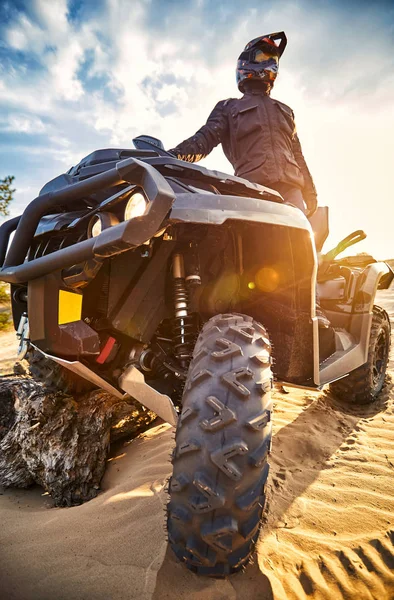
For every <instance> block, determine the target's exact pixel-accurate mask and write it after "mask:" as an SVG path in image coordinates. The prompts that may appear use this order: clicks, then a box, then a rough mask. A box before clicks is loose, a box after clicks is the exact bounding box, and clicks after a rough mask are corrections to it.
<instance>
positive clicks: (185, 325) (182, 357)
mask: <svg viewBox="0 0 394 600" xmlns="http://www.w3.org/2000/svg"><path fill="white" fill-rule="evenodd" d="M172 275H173V282H174V288H173V289H174V309H175V318H174V320H173V343H174V354H175V356H176V357H177V359H178V360H179V362H180V364H181V365H182V367H187V366H188V364H189V362H190V359H191V355H192V350H193V341H194V337H195V332H194V329H195V324H194V318H193V316H192V315H190V314H189V296H188V292H187V289H186V281H185V267H184V261H183V256H182V254H175V255H174V258H173V263H172Z"/></svg>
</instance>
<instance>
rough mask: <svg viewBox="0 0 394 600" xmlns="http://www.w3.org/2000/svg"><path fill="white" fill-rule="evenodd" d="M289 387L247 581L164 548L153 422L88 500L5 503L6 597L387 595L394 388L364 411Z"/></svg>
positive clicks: (161, 443) (393, 522) (392, 534)
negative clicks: (222, 576)
mask: <svg viewBox="0 0 394 600" xmlns="http://www.w3.org/2000/svg"><path fill="white" fill-rule="evenodd" d="M381 296H382V304H383V302H384V305H385V306H386V308H388V310H389V311H390V313H391V317H392V318H394V300H393V299H392V298H393V292H392V291H390V292H385V293H382V294H381ZM390 369H391V371H392V372H393V373H394V354H393V353H392V357H391V363H390ZM289 391H290V393H289V394H282V393H279V392H275V396H274V404H275V418H274V440H273V448H272V455H271V477H270V489H269V507H268V508H269V510H268V512H267V523H266V524H265V525H264V527H263V529H262V531H261V534H260V538H259V542H258V545H257V552H256V553H255V556H254V563H253V564H252V565H251V566H249V567H248V568H247V570H246V572H245V573H242V574H238V575H235V576H233V577H232V578H230V579H228V580H210V579H206V578H201V577H197V576H195V575H193V574H192V573H190V572H189V571H187V570H186V569H185V568H184V567H183V566H182V565H181V564H179V563H177V562H176V561H175V559H174V558H173V557H172V554H171V552H170V551H169V550H168V549H167V544H166V538H165V531H164V523H165V516H164V509H165V504H166V492H165V484H166V480H167V478H168V477H169V475H170V463H169V454H170V451H171V449H172V445H173V430H172V429H171V428H170V427H169V426H168V425H159V426H157V427H154V428H152V429H151V430H149V431H148V432H146V433H145V434H143V435H142V436H140V437H139V438H137V439H135V440H133V441H132V442H129V443H127V444H124V445H123V446H122V447H120V448H118V451H117V453H115V454H114V456H113V457H112V458H111V459H110V460H109V463H108V469H107V472H106V475H105V477H104V481H103V486H102V487H103V492H102V493H101V494H100V496H99V497H98V498H96V499H94V500H92V501H90V502H89V503H87V504H85V505H83V506H79V507H75V508H69V509H54V508H51V507H50V506H51V505H50V500H49V498H48V496H43V495H42V490H41V489H39V488H34V489H31V490H19V491H15V490H8V491H6V492H4V493H3V495H1V496H0V510H1V525H0V544H1V546H0V561H1V562H0V599H1V600H3V599H4V600H6V599H7V600H8V599H10V600H11V599H17V600H33V599H34V600H49V599H51V600H52V599H53V600H63V599H64V600H74V599H75V600H77V599H78V600H96V599H97V600H118V599H119V600H126V599H134V598H135V599H141V600H145V599H146V600H148V599H155V600H158V599H160V600H163V599H166V598H174V599H185V600H186V599H187V600H195V599H201V600H225V599H226V600H227V599H228V600H233V599H234V600H235V599H237V600H240V599H245V600H254V599H264V598H274V599H275V600H282V599H287V598H289V599H295V598H297V599H302V598H311V599H313V600H318V599H327V600H328V599H329V600H332V599H335V600H336V599H341V598H351V599H352V600H353V599H357V600H359V599H361V600H364V599H372V598H373V599H376V600H384V599H392V598H394V483H393V481H394V387H393V384H392V383H389V384H388V385H387V386H386V388H385V391H384V393H383V394H382V396H381V398H380V399H379V402H378V403H377V404H376V405H374V406H373V407H364V408H363V407H361V408H347V409H346V408H344V407H343V406H341V405H339V404H338V403H337V402H336V401H335V400H334V399H333V398H331V397H330V396H329V395H328V394H325V393H321V394H317V393H312V392H305V391H302V390H297V391H294V390H289Z"/></svg>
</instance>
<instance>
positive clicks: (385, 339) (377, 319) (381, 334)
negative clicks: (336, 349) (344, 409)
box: [330, 306, 391, 404]
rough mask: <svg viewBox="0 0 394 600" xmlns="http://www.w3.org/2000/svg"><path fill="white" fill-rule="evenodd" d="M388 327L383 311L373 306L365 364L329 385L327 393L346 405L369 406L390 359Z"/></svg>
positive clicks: (379, 389)
mask: <svg viewBox="0 0 394 600" xmlns="http://www.w3.org/2000/svg"><path fill="white" fill-rule="evenodd" d="M390 342H391V324H390V319H389V317H388V315H387V313H386V311H385V310H383V309H382V308H380V307H379V306H374V308H373V317H372V326H371V333H370V337H369V349H368V360H367V362H366V363H365V364H364V365H361V367H358V369H355V370H354V371H352V372H351V373H350V374H349V375H348V376H347V377H344V378H343V379H339V380H338V381H335V382H334V383H331V384H330V391H331V392H332V393H333V394H334V396H335V397H336V398H338V400H341V401H342V402H346V403H347V404H370V403H371V402H374V401H375V400H376V399H377V397H378V395H379V394H380V392H381V391H382V388H383V386H384V382H385V378H386V371H387V365H388V361H389V356H390Z"/></svg>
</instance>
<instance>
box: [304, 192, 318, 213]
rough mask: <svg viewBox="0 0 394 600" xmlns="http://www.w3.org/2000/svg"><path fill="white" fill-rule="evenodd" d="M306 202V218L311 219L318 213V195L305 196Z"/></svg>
mask: <svg viewBox="0 0 394 600" xmlns="http://www.w3.org/2000/svg"><path fill="white" fill-rule="evenodd" d="M304 200H305V204H306V208H307V211H306V216H307V217H308V218H309V217H311V216H312V215H314V214H315V212H316V211H317V196H316V194H309V195H304Z"/></svg>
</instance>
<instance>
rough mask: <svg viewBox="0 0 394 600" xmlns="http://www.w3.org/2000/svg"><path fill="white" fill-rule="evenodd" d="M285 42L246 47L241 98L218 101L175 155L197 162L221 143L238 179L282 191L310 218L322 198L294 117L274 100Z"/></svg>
mask: <svg viewBox="0 0 394 600" xmlns="http://www.w3.org/2000/svg"><path fill="white" fill-rule="evenodd" d="M286 44H287V39H286V35H285V33H284V32H283V31H280V32H277V33H270V34H267V35H263V36H261V37H258V38H255V39H254V40H252V41H251V42H249V43H248V44H246V46H245V49H244V51H243V52H242V53H241V55H240V56H239V58H238V62H237V69H236V77H237V84H238V89H239V90H240V91H241V92H242V93H243V96H242V98H229V99H228V100H221V101H220V102H218V103H217V105H216V106H215V108H214V109H213V111H212V112H211V114H210V115H209V117H208V121H207V122H206V124H205V125H204V126H203V127H201V129H199V130H198V131H197V132H196V133H195V134H194V135H193V136H192V137H191V138H188V139H187V140H185V141H184V142H182V143H180V144H178V146H176V147H175V148H174V149H173V150H171V152H173V153H174V154H175V155H176V156H177V157H178V158H179V159H181V160H186V161H188V162H196V161H199V160H201V159H202V158H204V157H205V156H207V155H208V154H209V153H210V152H211V151H212V150H213V148H215V146H217V145H218V144H219V143H221V144H222V147H223V151H224V154H225V155H226V157H227V159H228V160H229V161H230V163H231V164H232V166H233V168H234V171H235V175H236V176H238V177H243V178H244V179H248V180H249V181H252V182H254V183H259V184H262V185H266V186H268V187H270V188H271V189H274V190H276V191H278V192H279V193H280V194H281V195H282V196H283V198H284V199H285V201H286V202H287V203H289V204H293V205H294V206H297V207H298V208H300V209H301V210H302V211H303V212H306V213H307V215H308V217H309V216H311V215H312V214H313V213H314V212H315V211H316V209H317V194H316V189H315V186H314V183H313V179H312V177H311V174H310V172H309V169H308V167H307V164H306V162H305V158H304V156H303V154H302V150H301V144H300V140H299V139H298V135H297V132H296V126H295V121H294V113H293V111H292V110H291V108H289V107H288V106H286V104H283V103H282V102H279V101H278V100H275V99H273V98H271V97H270V93H271V90H272V88H273V86H274V82H275V79H276V77H277V74H278V66H279V58H280V57H281V56H282V54H283V52H284V50H285V48H286ZM304 203H305V204H306V207H307V209H306V210H305V204H304Z"/></svg>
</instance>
